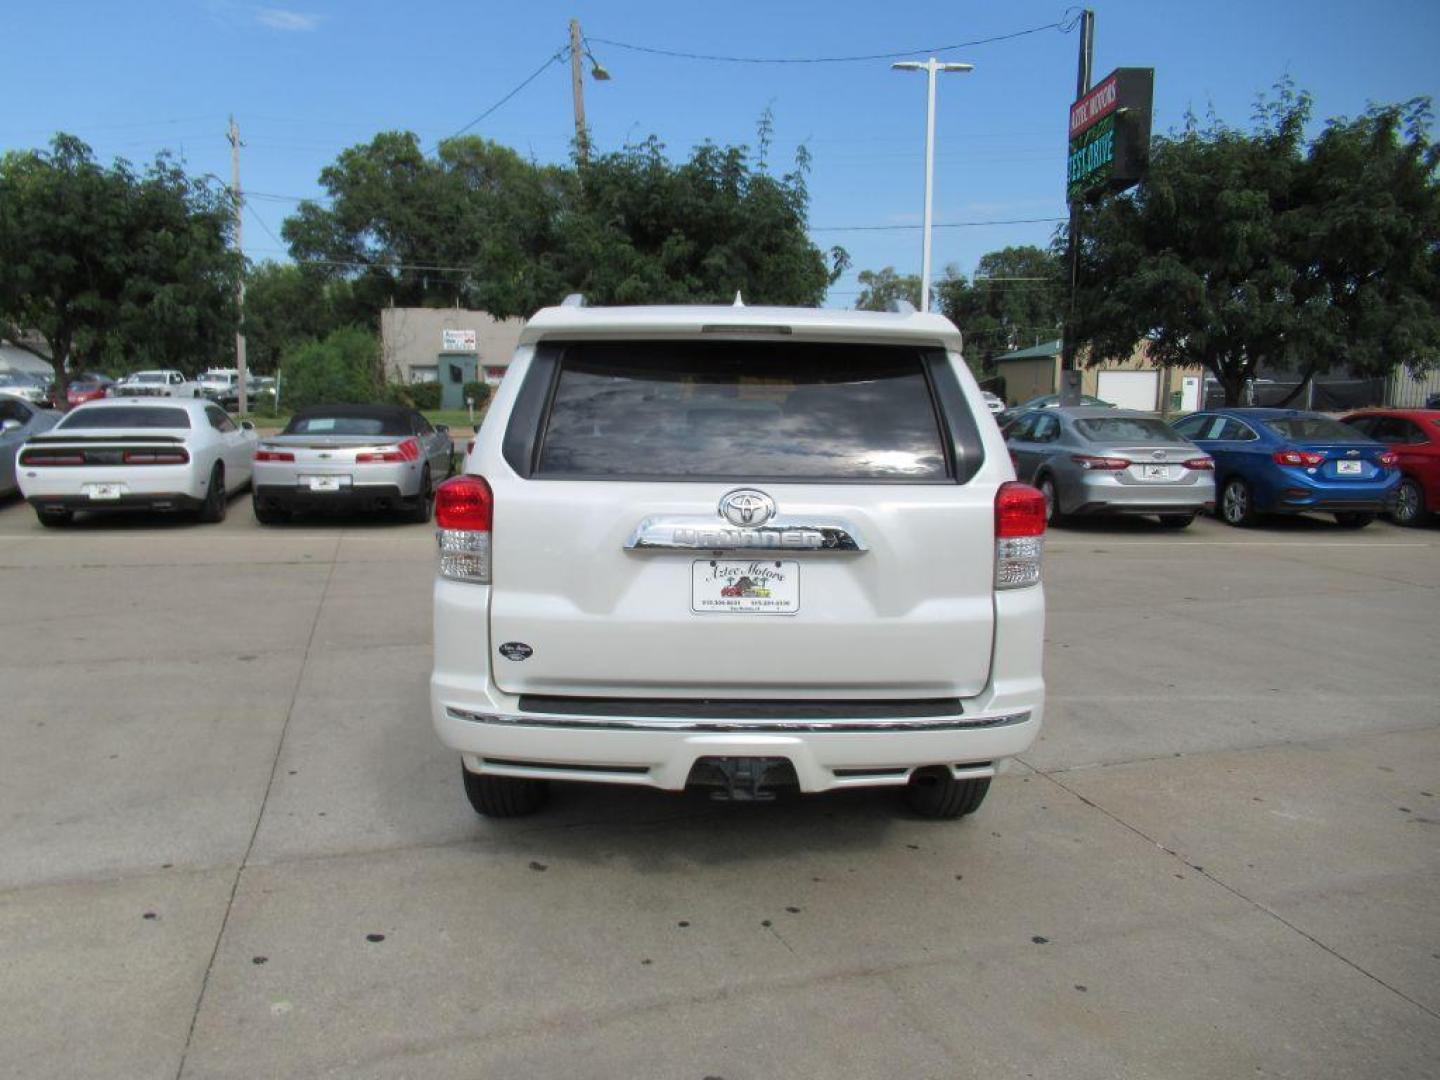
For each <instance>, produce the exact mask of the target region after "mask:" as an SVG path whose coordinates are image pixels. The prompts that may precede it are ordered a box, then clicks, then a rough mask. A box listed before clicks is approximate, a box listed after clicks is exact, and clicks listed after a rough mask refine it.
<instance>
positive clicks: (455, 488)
mask: <svg viewBox="0 0 1440 1080" xmlns="http://www.w3.org/2000/svg"><path fill="white" fill-rule="evenodd" d="M494 512H495V496H494V494H493V493H492V492H491V491H490V485H489V484H487V483H486V482H485V478H484V477H481V476H454V477H451V478H450V479H449V480H446V481H445V482H444V483H443V484H441V485H440V486H439V487H438V488H436V489H435V525H436V530H435V537H436V540H437V541H438V543H439V545H440V576H441V577H442V578H448V579H449V580H451V581H468V582H471V583H472V584H476V585H488V584H489V583H490V524H491V521H492V520H493V518H494Z"/></svg>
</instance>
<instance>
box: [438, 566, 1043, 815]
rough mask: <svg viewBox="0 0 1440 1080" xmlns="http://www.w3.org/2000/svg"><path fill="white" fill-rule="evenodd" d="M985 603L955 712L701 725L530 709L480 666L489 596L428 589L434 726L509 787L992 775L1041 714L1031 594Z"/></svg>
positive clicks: (1037, 626)
mask: <svg viewBox="0 0 1440 1080" xmlns="http://www.w3.org/2000/svg"><path fill="white" fill-rule="evenodd" d="M995 600H996V609H997V610H996V614H997V619H996V633H995V642H994V658H993V661H992V665H991V676H990V681H989V684H988V685H987V686H986V688H985V689H984V691H982V692H981V693H980V694H978V695H976V696H974V697H970V698H965V699H963V700H962V701H961V702H960V705H959V709H958V712H957V713H956V714H954V715H949V716H923V717H916V716H893V717H887V716H883V715H881V716H874V715H869V714H867V715H866V716H865V717H864V718H863V719H833V718H820V717H819V716H818V714H819V713H821V712H823V709H817V710H816V712H817V717H816V718H812V719H808V720H807V719H804V718H797V717H796V715H795V710H794V708H793V705H794V703H795V701H794V699H792V701H791V705H792V708H790V709H788V710H786V715H785V716H784V717H783V718H776V719H774V720H767V719H765V718H751V719H745V720H736V719H720V718H716V719H706V718H705V716H704V715H703V710H701V709H697V710H696V714H695V715H692V716H688V717H686V718H683V719H677V718H676V717H675V716H673V715H670V716H649V717H647V716H644V715H635V716H615V715H610V714H609V713H605V714H600V715H593V714H592V715H583V714H578V713H571V712H567V713H564V714H563V715H557V714H556V713H554V712H545V713H542V712H538V711H527V710H526V709H525V708H524V707H522V704H521V699H520V698H519V697H518V696H516V695H512V694H507V693H505V692H504V691H502V690H500V689H498V688H497V687H496V686H495V685H494V683H493V681H492V679H491V677H490V672H489V670H488V661H487V659H486V658H487V656H488V654H489V651H490V650H489V643H488V641H487V640H486V634H485V628H486V626H487V623H488V606H489V589H488V588H487V587H485V586H474V585H463V584H458V583H455V582H448V581H438V582H437V583H436V587H435V667H434V671H433V673H432V676H431V682H430V708H431V719H432V722H433V724H434V726H435V730H436V732H437V734H438V735H439V736H440V740H441V742H443V743H444V744H445V745H446V746H448V747H450V748H451V749H453V750H457V751H459V752H460V753H461V755H462V757H463V760H464V762H465V767H466V768H467V769H469V770H471V771H472V772H483V773H494V774H497V775H506V776H521V777H531V778H536V779H553V780H582V781H585V780H588V781H598V782H605V783H616V784H633V785H639V786H644V787H653V788H661V789H665V790H680V789H682V788H684V787H685V784H686V781H687V779H688V778H689V776H690V773H691V771H692V769H693V768H694V766H695V764H696V762H697V761H699V760H700V759H701V758H712V757H729V758H734V757H742V758H785V759H788V760H789V761H790V762H791V764H792V765H793V766H794V769H795V774H796V777H797V779H798V780H799V783H800V789H801V790H802V791H807V792H817V791H828V790H832V789H836V788H846V787H876V786H886V785H899V784H904V783H906V782H908V780H909V778H910V774H911V772H912V771H913V770H915V769H917V768H922V767H925V766H933V765H943V766H947V767H949V768H950V769H951V770H952V771H953V772H954V775H956V776H957V777H969V776H991V775H994V774H995V772H997V771H998V770H999V769H1000V768H1001V767H1003V764H1004V763H1005V761H1006V759H1008V758H1011V757H1014V756H1015V755H1017V754H1020V753H1023V752H1024V751H1025V750H1026V749H1027V748H1028V747H1029V746H1030V745H1031V743H1032V742H1034V740H1035V738H1036V736H1037V735H1038V733H1039V730H1040V725H1041V722H1042V719H1043V711H1044V682H1043V679H1042V677H1041V674H1040V671H1041V667H1040V664H1041V652H1042V647H1043V640H1044V596H1043V593H1042V590H1041V589H1040V588H1039V587H1036V588H1031V589H1017V590H1014V591H1011V592H1006V593H999V594H996V597H995ZM706 689H707V690H708V691H709V692H710V693H712V694H716V695H725V696H728V697H731V698H733V697H736V696H738V695H735V694H733V693H727V692H726V690H727V688H725V687H709V688H706ZM772 696H773V695H772ZM824 700H825V699H824V698H823V697H821V698H819V702H823V701H824ZM638 704H639V703H638V702H637V705H638ZM641 708H642V709H643V706H641ZM637 712H639V710H638V709H637ZM802 712H803V710H802Z"/></svg>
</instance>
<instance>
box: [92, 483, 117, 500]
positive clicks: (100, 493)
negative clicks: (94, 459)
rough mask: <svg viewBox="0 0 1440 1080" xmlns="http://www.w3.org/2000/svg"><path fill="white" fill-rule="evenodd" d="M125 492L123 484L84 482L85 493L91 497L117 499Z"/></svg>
mask: <svg viewBox="0 0 1440 1080" xmlns="http://www.w3.org/2000/svg"><path fill="white" fill-rule="evenodd" d="M124 493H125V485H124V484H86V485H85V494H86V495H88V496H90V498H92V499H96V500H102V499H118V498H120V496H121V495H123V494H124Z"/></svg>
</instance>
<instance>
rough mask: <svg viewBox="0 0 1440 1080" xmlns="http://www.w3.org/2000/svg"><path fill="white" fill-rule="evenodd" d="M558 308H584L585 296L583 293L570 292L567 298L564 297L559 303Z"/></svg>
mask: <svg viewBox="0 0 1440 1080" xmlns="http://www.w3.org/2000/svg"><path fill="white" fill-rule="evenodd" d="M560 306H561V307H584V306H585V294H584V293H578V292H572V293H571V294H570V295H569V296H567V297H565V299H564V300H561V301H560Z"/></svg>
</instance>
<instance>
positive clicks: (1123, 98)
mask: <svg viewBox="0 0 1440 1080" xmlns="http://www.w3.org/2000/svg"><path fill="white" fill-rule="evenodd" d="M1154 88H1155V69H1154V68H1116V69H1115V70H1114V71H1112V72H1111V73H1110V74H1109V75H1108V76H1106V77H1105V78H1104V79H1102V80H1101V81H1100V82H1099V83H1098V84H1096V86H1095V88H1094V89H1093V90H1091V91H1090V92H1089V93H1088V94H1086V95H1085V96H1084V97H1082V98H1081V99H1080V100H1079V101H1077V102H1075V103H1074V104H1073V105H1071V106H1070V157H1069V161H1068V164H1067V166H1066V172H1065V197H1066V198H1067V199H1069V200H1070V201H1072V202H1073V201H1075V200H1077V199H1081V200H1083V199H1086V198H1088V197H1090V196H1092V195H1098V194H1101V193H1103V192H1106V191H1123V190H1124V189H1125V188H1127V187H1129V186H1130V185H1131V184H1133V183H1135V182H1136V181H1137V180H1139V179H1140V177H1142V176H1143V175H1144V174H1145V167H1146V165H1147V164H1148V163H1149V160H1150V103H1151V97H1152V96H1153V93H1154Z"/></svg>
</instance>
